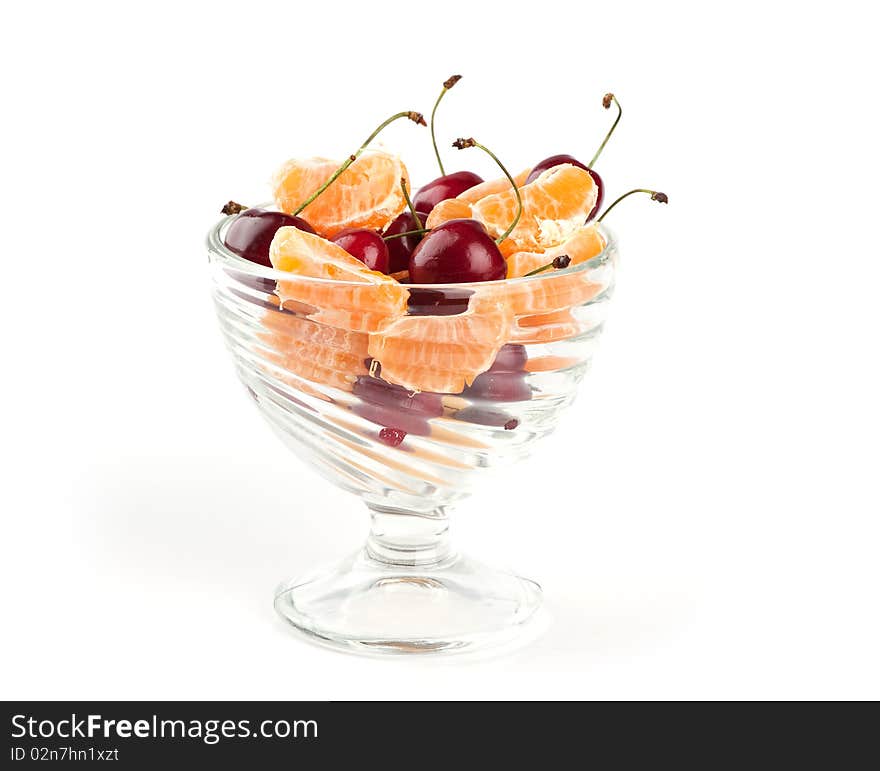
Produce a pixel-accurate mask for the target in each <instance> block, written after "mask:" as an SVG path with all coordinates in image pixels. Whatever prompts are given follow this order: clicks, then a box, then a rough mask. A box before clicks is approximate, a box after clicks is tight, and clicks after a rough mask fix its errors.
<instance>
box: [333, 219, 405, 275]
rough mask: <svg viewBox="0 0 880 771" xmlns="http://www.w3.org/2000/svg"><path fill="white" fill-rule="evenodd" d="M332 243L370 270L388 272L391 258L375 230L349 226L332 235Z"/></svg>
mask: <svg viewBox="0 0 880 771" xmlns="http://www.w3.org/2000/svg"><path fill="white" fill-rule="evenodd" d="M333 243H335V244H339V246H341V247H342V248H343V249H345V251H347V252H348V253H349V254H350V255H351V256H352V257H355V258H357V259H358V260H360V261H361V262H362V263H363V264H364V265H366V266H367V267H368V268H369V269H370V270H377V271H379V273H390V272H391V271H390V270H389V265H390V264H391V258H390V256H389V255H388V246H387V245H386V244H385V242H384V241H383V240H382V236H380V235H379V234H378V233H377V232H376V231H375V230H366V229H364V228H349V229H348V230H343V231H342V232H341V233H337V234H336V235H335V236H333Z"/></svg>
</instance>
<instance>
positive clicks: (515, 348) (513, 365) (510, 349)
mask: <svg viewBox="0 0 880 771" xmlns="http://www.w3.org/2000/svg"><path fill="white" fill-rule="evenodd" d="M528 360H529V355H528V353H526V347H525V346H524V345H519V344H518V343H507V344H506V345H502V346H501V350H500V351H498V355H497V356H496V357H495V361H494V362H492V366H491V367H489V370H488V371H489V372H525V371H526V362H527V361H528Z"/></svg>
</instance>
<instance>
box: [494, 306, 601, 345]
mask: <svg viewBox="0 0 880 771" xmlns="http://www.w3.org/2000/svg"><path fill="white" fill-rule="evenodd" d="M571 310H572V309H571V308H563V309H562V310H558V311H550V312H549V313H538V314H535V315H533V316H520V317H519V318H518V319H517V320H516V324H515V325H514V327H513V329H512V330H511V335H510V340H511V342H513V343H520V344H521V345H531V344H534V343H554V342H556V341H557V340H566V339H568V338H570V337H574V336H575V335H578V334H580V333H581V332H582V331H583V329H584V325H583V324H582V323H581V322H579V321H578V320H577V319H576V318H575V317H574V315H573V314H572V312H571Z"/></svg>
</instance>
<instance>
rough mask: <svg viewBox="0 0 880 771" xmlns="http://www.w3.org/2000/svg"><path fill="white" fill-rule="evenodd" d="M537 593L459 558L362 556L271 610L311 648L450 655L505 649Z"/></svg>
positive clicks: (308, 582)
mask: <svg viewBox="0 0 880 771" xmlns="http://www.w3.org/2000/svg"><path fill="white" fill-rule="evenodd" d="M540 605H541V588H540V587H539V586H538V585H537V584H536V583H534V582H532V581H529V580H527V579H524V578H519V577H518V576H515V575H513V574H511V573H507V572H504V571H499V570H495V569H493V568H490V567H487V566H485V565H483V564H482V563H480V562H477V561H475V560H472V559H469V558H467V557H462V556H455V555H454V556H449V557H446V558H444V559H442V560H440V561H438V562H435V563H433V564H427V565H412V566H406V565H400V564H392V563H388V562H385V561H383V560H380V559H375V558H374V557H373V556H371V554H370V552H369V550H363V551H360V552H358V553H357V554H355V555H353V556H352V557H349V558H348V559H346V560H344V561H343V562H341V563H338V564H336V565H333V566H331V567H329V568H325V569H324V570H321V571H318V572H316V573H314V574H312V575H310V576H306V577H303V578H300V579H296V580H293V581H291V582H290V583H288V584H284V585H282V586H280V587H279V588H278V590H277V592H276V596H275V610H276V611H278V613H279V614H280V615H281V617H282V618H284V619H285V620H287V621H289V622H290V623H291V624H292V625H293V626H294V627H296V628H297V629H298V630H300V631H301V632H304V633H305V634H307V635H309V636H310V637H311V638H313V639H314V641H316V642H320V643H322V644H325V645H330V646H333V647H336V648H343V649H347V650H349V651H354V652H360V653H391V654H404V653H422V654H424V653H441V652H442V653H451V652H466V651H467V652H470V651H474V650H477V649H482V648H487V647H490V646H493V647H494V646H497V645H503V644H509V643H511V642H512V641H514V640H515V639H516V638H517V637H519V636H520V635H521V634H522V633H523V632H524V628H525V626H526V624H527V622H528V621H530V620H531V619H533V617H534V615H535V612H536V611H537V610H538V608H539V607H540Z"/></svg>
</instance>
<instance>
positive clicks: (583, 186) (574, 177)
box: [474, 164, 598, 256]
mask: <svg viewBox="0 0 880 771" xmlns="http://www.w3.org/2000/svg"><path fill="white" fill-rule="evenodd" d="M520 193H521V195H522V199H523V213H522V217H520V220H519V222H518V223H517V225H516V227H515V228H514V229H513V232H512V233H511V234H510V235H509V236H508V237H507V238H506V239H505V240H504V241H503V242H502V243H501V244H500V247H501V250H502V253H503V254H505V256H507V254H512V253H513V252H515V251H524V250H531V251H542V250H546V249H548V248H549V247H551V246H555V245H557V244H559V243H562V242H563V241H564V240H565V239H566V238H568V237H569V236H570V235H571V234H572V233H574V232H575V230H577V229H578V228H579V227H580V226H581V225H583V224H584V222H585V221H586V219H587V216H588V215H589V213H590V212H591V211H592V210H593V206H594V205H595V203H596V196H597V193H598V190H597V188H596V183H595V182H594V181H593V178H592V177H591V176H590V174H589V172H587V171H585V170H584V169H581V168H578V167H577V166H571V165H569V164H563V165H561V166H554V167H553V168H552V169H547V171H545V172H543V173H542V174H541V175H540V176H539V177H538V178H537V179H536V180H535V181H534V182H530V183H529V184H528V185H524V186H523V187H522V189H521V190H520ZM516 211H517V202H516V195H515V194H514V192H513V190H512V189H507V190H505V191H503V192H500V193H494V194H492V195H489V196H486V197H485V198H481V199H480V200H479V201H477V202H476V203H475V204H474V217H475V218H476V219H478V220H479V221H480V222H482V223H483V224H484V225H485V226H486V228H487V229H488V231H489V233H490V234H492V235H493V236H496V237H497V236H500V235H501V234H502V233H503V232H504V231H505V230H506V229H507V227H508V226H509V225H510V223H511V222H513V218H514V217H515V216H516Z"/></svg>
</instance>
